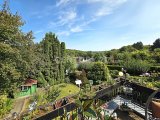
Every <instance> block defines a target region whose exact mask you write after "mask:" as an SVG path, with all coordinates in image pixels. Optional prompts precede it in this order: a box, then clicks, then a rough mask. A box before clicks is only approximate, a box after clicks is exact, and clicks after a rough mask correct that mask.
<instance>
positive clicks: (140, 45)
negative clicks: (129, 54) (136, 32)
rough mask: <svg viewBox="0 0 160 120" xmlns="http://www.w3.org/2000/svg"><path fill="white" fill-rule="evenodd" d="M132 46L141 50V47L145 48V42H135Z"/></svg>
mask: <svg viewBox="0 0 160 120" xmlns="http://www.w3.org/2000/svg"><path fill="white" fill-rule="evenodd" d="M132 47H134V48H135V49H137V50H141V49H143V43H142V42H137V43H134V44H133V45H132Z"/></svg>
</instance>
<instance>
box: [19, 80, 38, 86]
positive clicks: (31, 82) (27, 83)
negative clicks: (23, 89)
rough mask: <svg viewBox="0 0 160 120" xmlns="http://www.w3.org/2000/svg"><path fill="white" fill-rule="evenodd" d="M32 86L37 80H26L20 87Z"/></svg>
mask: <svg viewBox="0 0 160 120" xmlns="http://www.w3.org/2000/svg"><path fill="white" fill-rule="evenodd" d="M32 84H37V80H34V79H27V80H26V81H25V83H24V85H22V86H32Z"/></svg>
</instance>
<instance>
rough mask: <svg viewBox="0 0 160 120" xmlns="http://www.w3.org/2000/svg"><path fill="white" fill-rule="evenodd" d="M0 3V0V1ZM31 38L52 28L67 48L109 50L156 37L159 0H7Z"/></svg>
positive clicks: (159, 31)
mask: <svg viewBox="0 0 160 120" xmlns="http://www.w3.org/2000/svg"><path fill="white" fill-rule="evenodd" d="M0 3H2V1H0ZM9 3H10V7H11V11H12V12H13V13H15V12H16V11H18V13H19V14H20V15H21V16H22V18H23V20H24V21H25V22H26V24H25V25H24V26H23V27H22V30H23V31H24V32H27V31H30V30H32V31H33V32H34V36H35V40H34V41H35V42H39V41H41V40H42V38H43V37H44V35H45V33H46V32H49V31H51V32H54V33H55V34H56V35H57V36H58V38H59V40H60V41H64V42H65V43H66V46H67V48H70V49H79V50H93V51H101V50H110V49H113V48H120V47H122V46H123V45H128V44H133V43H135V42H138V41H142V42H143V43H144V44H152V43H153V42H154V41H155V39H156V38H159V37H160V0H10V2H9Z"/></svg>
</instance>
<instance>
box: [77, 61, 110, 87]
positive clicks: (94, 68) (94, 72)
mask: <svg viewBox="0 0 160 120" xmlns="http://www.w3.org/2000/svg"><path fill="white" fill-rule="evenodd" d="M87 64H88V65H87ZM78 69H79V70H82V69H84V70H85V71H86V72H87V78H88V79H89V80H93V82H94V84H95V83H96V82H98V81H99V80H100V81H108V80H110V73H109V70H108V67H107V66H106V65H105V64H104V63H102V62H93V63H84V65H83V64H81V65H80V66H79V67H78Z"/></svg>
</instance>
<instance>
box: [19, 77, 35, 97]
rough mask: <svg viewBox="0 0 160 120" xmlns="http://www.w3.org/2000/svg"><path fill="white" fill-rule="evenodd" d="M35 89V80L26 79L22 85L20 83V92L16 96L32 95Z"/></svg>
mask: <svg viewBox="0 0 160 120" xmlns="http://www.w3.org/2000/svg"><path fill="white" fill-rule="evenodd" d="M36 90H37V80H33V79H27V80H26V81H25V83H24V84H23V85H21V89H20V93H19V94H18V97H22V96H27V95H32V94H33V93H35V92H36Z"/></svg>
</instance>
